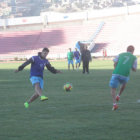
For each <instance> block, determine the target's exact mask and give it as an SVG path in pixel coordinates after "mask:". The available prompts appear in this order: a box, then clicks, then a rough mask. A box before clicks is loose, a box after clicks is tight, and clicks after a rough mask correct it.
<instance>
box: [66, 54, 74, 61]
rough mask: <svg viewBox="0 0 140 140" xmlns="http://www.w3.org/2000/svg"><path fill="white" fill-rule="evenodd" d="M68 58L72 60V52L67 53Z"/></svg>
mask: <svg viewBox="0 0 140 140" xmlns="http://www.w3.org/2000/svg"><path fill="white" fill-rule="evenodd" d="M67 57H68V60H73V52H68V53H67Z"/></svg>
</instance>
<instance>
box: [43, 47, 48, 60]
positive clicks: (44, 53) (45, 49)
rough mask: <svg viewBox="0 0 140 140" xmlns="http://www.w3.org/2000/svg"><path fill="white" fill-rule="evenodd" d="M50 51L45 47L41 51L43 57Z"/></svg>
mask: <svg viewBox="0 0 140 140" xmlns="http://www.w3.org/2000/svg"><path fill="white" fill-rule="evenodd" d="M48 53H49V49H48V48H43V50H42V52H41V56H42V58H46V57H47V55H48Z"/></svg>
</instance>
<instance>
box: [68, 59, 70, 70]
mask: <svg viewBox="0 0 140 140" xmlns="http://www.w3.org/2000/svg"><path fill="white" fill-rule="evenodd" d="M68 70H70V60H68Z"/></svg>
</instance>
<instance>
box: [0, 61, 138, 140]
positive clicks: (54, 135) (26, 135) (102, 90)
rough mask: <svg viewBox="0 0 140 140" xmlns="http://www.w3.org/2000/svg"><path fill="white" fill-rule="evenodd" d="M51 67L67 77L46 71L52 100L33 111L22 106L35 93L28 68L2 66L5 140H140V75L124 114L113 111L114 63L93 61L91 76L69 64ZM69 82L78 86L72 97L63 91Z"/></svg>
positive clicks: (0, 137)
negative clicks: (69, 66)
mask: <svg viewBox="0 0 140 140" xmlns="http://www.w3.org/2000/svg"><path fill="white" fill-rule="evenodd" d="M51 64H52V65H53V66H55V67H56V68H58V69H61V70H62V72H63V73H62V74H56V75H55V74H52V73H50V72H48V71H45V72H44V81H45V85H44V92H43V93H44V94H46V95H47V96H48V97H49V100H48V101H45V102H41V101H40V100H39V99H37V100H36V101H35V102H33V103H32V104H31V105H30V107H29V109H25V108H24V106H23V103H24V102H25V101H26V100H28V99H29V98H30V96H31V95H32V94H33V92H34V91H33V87H32V86H31V83H30V81H29V67H27V68H26V69H25V70H23V71H22V72H19V73H17V74H15V73H14V69H16V68H17V67H18V66H19V65H20V63H1V64H0V140H125V139H126V140H139V139H140V133H139V131H140V124H139V121H140V111H139V110H140V104H138V103H137V100H139V99H140V93H139V91H140V87H139V83H140V80H139V75H140V70H138V71H137V72H136V73H131V77H130V81H129V83H128V86H127V88H126V90H125V91H124V93H123V95H122V96H121V100H120V104H119V109H118V110H116V111H114V112H113V111H112V110H111V108H112V98H111V96H110V88H109V87H108V83H109V80H110V77H111V73H112V70H113V63H112V61H109V60H108V61H107V60H104V61H103V60H93V61H92V63H90V74H89V75H87V74H85V75H83V74H82V70H81V69H80V70H79V71H78V72H77V71H72V70H71V71H67V63H66V62H65V61H63V62H61V61H60V62H52V63H51ZM139 65H140V64H139ZM138 67H139V66H138ZM66 82H71V83H72V84H73V87H74V88H73V90H72V91H71V92H68V93H66V92H64V90H63V88H62V87H63V85H64V83H66Z"/></svg>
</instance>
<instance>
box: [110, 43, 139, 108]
mask: <svg viewBox="0 0 140 140" xmlns="http://www.w3.org/2000/svg"><path fill="white" fill-rule="evenodd" d="M134 49H135V48H134V46H132V45H130V46H128V47H127V52H125V53H121V54H119V55H118V56H116V57H115V59H114V71H113V74H112V77H111V80H110V83H109V86H110V87H111V95H112V99H113V108H112V110H116V109H117V108H118V105H117V104H116V101H119V99H120V95H121V94H122V92H123V91H124V89H125V87H126V84H127V82H128V80H129V73H130V70H131V69H132V70H133V71H134V72H136V69H137V58H136V56H134V55H133V53H134ZM119 84H121V86H120V90H119V93H118V95H117V96H116V89H117V87H118V85H119Z"/></svg>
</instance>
